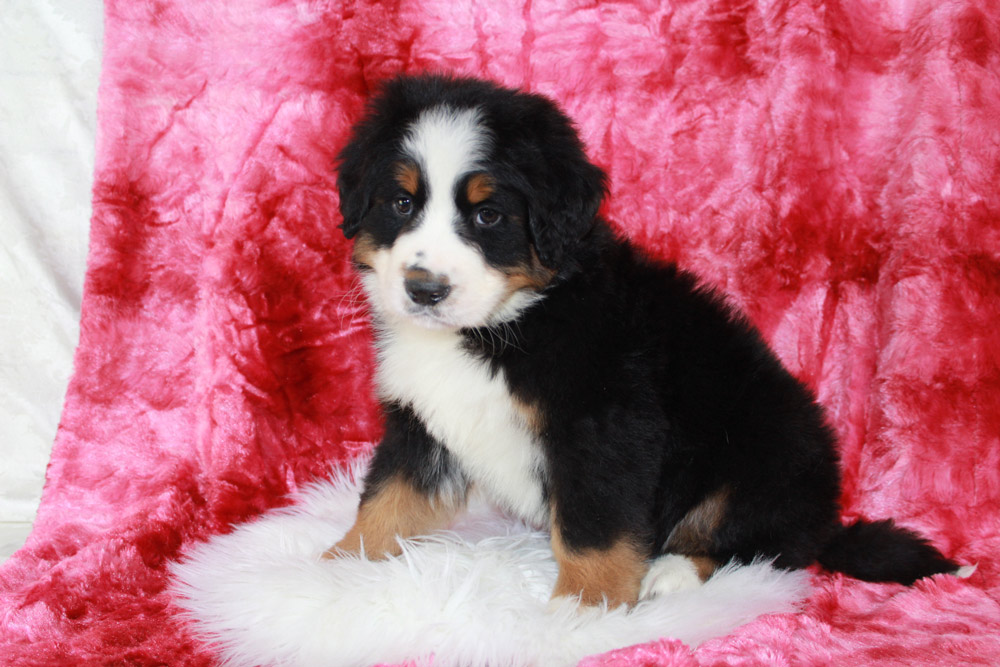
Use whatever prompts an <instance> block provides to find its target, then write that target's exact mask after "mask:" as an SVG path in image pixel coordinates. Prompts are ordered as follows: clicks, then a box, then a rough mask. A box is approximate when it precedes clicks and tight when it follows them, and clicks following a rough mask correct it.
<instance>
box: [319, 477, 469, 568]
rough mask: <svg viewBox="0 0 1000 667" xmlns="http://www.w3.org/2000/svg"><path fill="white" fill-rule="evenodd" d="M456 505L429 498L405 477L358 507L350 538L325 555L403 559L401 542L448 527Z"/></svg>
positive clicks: (379, 489)
mask: <svg viewBox="0 0 1000 667" xmlns="http://www.w3.org/2000/svg"><path fill="white" fill-rule="evenodd" d="M457 509H458V508H457V506H456V505H455V503H452V502H447V501H442V500H441V499H439V498H432V497H429V496H428V495H427V494H426V493H425V492H422V491H420V490H418V489H417V488H416V487H414V486H413V484H412V483H410V482H409V481H407V480H406V479H404V478H403V477H402V476H396V477H394V478H392V479H390V480H387V481H385V482H383V483H382V484H380V485H379V486H378V487H377V488H375V489H374V491H373V492H372V493H371V494H369V495H368V496H367V497H366V498H365V499H364V500H363V501H362V502H361V505H360V507H358V518H357V520H356V521H355V522H354V525H353V526H352V527H351V529H350V530H349V531H347V534H346V535H345V536H344V537H343V539H341V540H340V541H339V542H337V544H336V545H334V547H333V548H332V549H330V550H329V551H327V552H326V553H325V554H324V558H335V557H336V556H338V555H340V554H341V553H343V552H347V553H355V554H356V553H362V552H363V553H364V554H365V556H367V557H368V558H371V559H372V560H378V559H381V558H386V557H388V556H397V555H399V553H400V551H401V549H400V546H399V541H398V539H397V538H403V539H405V538H408V537H413V536H415V535H421V534H425V533H428V532H430V531H432V530H436V529H438V528H444V527H445V526H447V525H448V523H449V522H450V521H451V519H452V518H453V517H454V516H455V513H456V511H457Z"/></svg>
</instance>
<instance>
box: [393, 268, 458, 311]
mask: <svg viewBox="0 0 1000 667" xmlns="http://www.w3.org/2000/svg"><path fill="white" fill-rule="evenodd" d="M403 288H404V289H405V290H406V293H407V295H409V297H410V300H411V301H413V303H415V304H417V305H420V306H433V305H434V304H436V303H440V302H442V301H444V299H445V297H447V296H448V294H449V293H450V292H451V285H449V284H448V279H447V278H446V277H444V276H435V275H433V274H431V272H430V271H427V270H425V269H410V270H409V271H407V272H406V275H405V276H404V278H403Z"/></svg>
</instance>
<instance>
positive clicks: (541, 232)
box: [528, 151, 606, 270]
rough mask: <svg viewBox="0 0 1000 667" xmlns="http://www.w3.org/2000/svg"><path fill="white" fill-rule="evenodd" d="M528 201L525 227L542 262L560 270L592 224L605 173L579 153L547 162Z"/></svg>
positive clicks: (603, 189)
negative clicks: (544, 170)
mask: <svg viewBox="0 0 1000 667" xmlns="http://www.w3.org/2000/svg"><path fill="white" fill-rule="evenodd" d="M546 171H547V173H546V174H545V175H544V176H542V177H541V178H539V179H538V180H536V181H535V185H534V187H533V188H532V190H533V192H532V196H531V197H530V201H529V202H528V228H529V230H530V232H531V236H532V239H533V240H534V243H535V251H536V252H537V253H538V259H539V260H541V262H542V264H544V265H545V266H547V267H548V268H550V269H557V270H558V269H560V268H561V267H562V266H563V264H564V262H565V260H566V258H567V256H568V255H569V254H570V253H572V251H573V249H574V248H575V247H576V246H577V244H578V243H580V241H581V240H582V239H583V237H585V236H586V235H587V233H588V232H589V231H590V230H591V228H592V227H593V226H594V222H595V220H596V218H597V210H598V209H599V208H600V206H601V201H602V200H603V199H604V194H605V191H606V184H605V182H606V177H605V175H604V172H603V171H602V170H601V169H600V168H598V167H596V166H594V165H593V164H591V163H590V162H589V161H587V159H586V157H584V155H583V153H582V151H581V152H580V154H579V156H561V158H559V159H555V160H550V161H548V167H547V169H546Z"/></svg>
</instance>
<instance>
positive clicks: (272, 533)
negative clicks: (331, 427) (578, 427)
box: [172, 469, 809, 667]
mask: <svg viewBox="0 0 1000 667" xmlns="http://www.w3.org/2000/svg"><path fill="white" fill-rule="evenodd" d="M360 475H361V470H360V469H356V470H353V471H349V472H347V473H343V474H339V475H337V476H336V477H335V478H334V479H333V480H332V481H330V482H327V483H323V484H318V485H316V486H313V487H311V488H310V489H308V490H307V491H306V492H304V493H303V494H301V496H300V497H299V498H297V503H296V504H295V505H294V506H292V507H290V508H285V509H281V510H276V511H272V512H270V513H268V514H266V515H265V516H263V517H262V518H260V519H259V520H257V521H255V522H253V523H250V524H247V525H244V526H242V527H240V528H238V529H237V530H235V531H234V532H232V533H230V534H228V535H220V536H216V537H213V538H212V539H211V540H209V541H208V542H207V543H204V544H201V545H198V546H196V547H195V548H194V549H193V550H192V551H191V552H190V553H189V554H187V556H186V557H185V559H184V560H183V562H181V563H179V564H174V565H173V567H172V569H173V584H172V590H173V593H174V597H175V600H176V603H177V604H178V606H180V607H181V608H182V609H183V610H184V613H185V615H186V616H187V617H188V618H190V619H191V620H192V621H193V622H194V624H195V627H196V629H197V631H198V632H199V633H200V635H201V636H203V637H204V638H205V640H206V641H207V642H211V643H212V644H213V645H215V646H216V647H217V648H218V650H219V654H220V656H221V657H222V658H223V659H224V660H225V661H226V662H227V663H228V664H232V665H247V666H250V665H282V666H292V665H296V666H302V667H305V666H309V665H324V666H327V665H338V666H347V665H370V664H374V663H379V662H382V663H386V662H388V663H392V662H402V661H406V660H416V661H418V663H419V664H423V662H426V661H427V660H428V659H429V657H430V656H433V664H434V665H436V666H438V667H446V666H449V665H455V666H463V667H470V666H476V665H490V666H503V665H510V666H512V667H513V666H514V665H536V666H539V667H549V666H556V665H573V664H576V663H577V662H578V661H579V660H580V659H581V658H583V657H585V656H587V655H591V654H594V653H601V652H604V651H608V650H611V649H614V648H618V647H622V646H629V645H632V644H637V643H641V642H646V641H651V640H655V639H658V638H660V637H674V638H678V639H680V640H682V641H684V642H686V643H687V644H689V645H691V646H696V645H698V644H699V643H701V642H703V641H705V640H707V639H709V638H712V637H716V636H719V635H723V634H726V633H728V632H730V631H731V630H732V629H733V628H735V627H737V626H738V625H741V624H743V623H746V622H748V621H750V620H752V619H753V618H755V617H757V616H759V615H761V614H767V613H782V612H789V611H793V610H795V609H796V607H797V605H798V604H799V603H800V602H801V601H802V600H803V599H804V598H805V597H806V595H808V592H809V584H808V575H807V574H805V573H803V572H784V571H780V570H775V569H773V568H771V567H770V566H768V565H766V564H754V565H750V566H746V567H739V568H736V567H728V568H724V569H722V570H720V571H719V572H718V573H716V575H715V576H714V577H712V579H710V580H709V581H708V582H706V584H705V585H704V586H702V587H701V588H699V589H697V590H693V591H687V592H681V593H676V594H674V595H670V596H666V597H662V598H658V599H653V600H649V601H644V602H641V603H639V604H638V605H636V607H635V608H634V609H632V610H631V611H627V612H626V611H625V610H623V609H616V610H602V609H583V610H579V609H577V608H576V606H575V605H573V604H570V603H564V604H562V605H559V606H555V607H553V606H551V605H549V603H548V600H549V593H550V591H551V589H552V586H553V585H554V583H555V578H556V564H555V561H554V560H553V558H552V552H551V550H550V548H549V540H548V535H547V534H546V533H542V532H537V531H533V530H531V529H529V528H527V527H526V526H524V525H523V524H521V523H519V522H517V521H515V520H513V519H511V518H509V517H507V516H505V515H503V514H500V513H499V512H497V511H496V510H494V509H492V508H490V507H489V506H488V505H487V504H486V503H485V502H483V501H481V500H477V499H474V500H473V501H472V502H471V503H470V510H469V512H468V513H467V514H466V515H464V516H463V517H462V518H461V519H460V520H459V521H458V523H456V524H455V525H454V526H453V527H452V529H451V530H449V531H447V532H442V533H438V534H435V535H433V536H431V537H428V538H425V539H422V540H419V541H411V542H408V543H406V544H405V545H404V552H403V555H402V556H400V557H398V558H395V559H391V560H388V561H381V562H370V561H366V560H362V559H359V558H347V559H341V560H336V561H324V560H321V559H320V555H321V554H322V553H323V551H324V550H326V549H327V548H328V547H329V546H330V545H332V544H333V543H334V542H336V541H337V540H338V539H339V538H340V537H341V536H342V535H343V534H344V533H345V532H346V531H347V529H348V528H349V527H350V525H351V523H352V522H353V520H354V515H355V512H356V509H357V501H358V495H359V483H357V482H355V481H353V480H356V479H360Z"/></svg>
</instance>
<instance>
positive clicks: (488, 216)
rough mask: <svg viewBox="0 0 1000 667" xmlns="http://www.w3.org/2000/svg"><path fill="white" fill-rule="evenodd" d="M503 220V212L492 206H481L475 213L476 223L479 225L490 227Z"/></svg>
mask: <svg viewBox="0 0 1000 667" xmlns="http://www.w3.org/2000/svg"><path fill="white" fill-rule="evenodd" d="M501 220H503V214H502V213H500V212H499V211H494V210H493V209H492V208H481V209H479V213H477V214H476V224H477V225H479V226H480V227H492V226H493V225H496V224H497V223H499V222H500V221H501Z"/></svg>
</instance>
